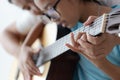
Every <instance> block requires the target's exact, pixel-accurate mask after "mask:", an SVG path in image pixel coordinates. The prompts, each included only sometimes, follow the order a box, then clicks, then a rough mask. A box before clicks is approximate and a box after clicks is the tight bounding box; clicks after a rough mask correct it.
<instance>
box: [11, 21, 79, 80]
mask: <svg viewBox="0 0 120 80" xmlns="http://www.w3.org/2000/svg"><path fill="white" fill-rule="evenodd" d="M68 33H70V30H69V29H67V28H63V27H61V26H57V25H56V23H49V24H47V25H46V26H45V27H44V29H43V33H42V37H41V39H40V40H41V41H39V40H36V41H35V43H34V44H33V45H32V47H33V48H34V49H37V48H40V45H42V47H43V48H46V47H47V46H49V45H51V44H53V43H54V42H55V41H56V39H59V38H61V37H63V36H65V35H66V34H68ZM54 51H55V49H54ZM78 60H79V56H78V55H77V54H76V53H75V52H72V51H71V50H68V51H67V52H64V54H62V55H60V56H58V57H56V58H54V59H52V60H51V61H49V62H47V63H46V64H44V65H43V66H41V67H39V68H40V71H42V76H39V77H38V76H34V77H33V80H72V78H73V73H74V69H75V66H76V64H77V62H78ZM9 80H23V75H22V74H21V72H20V70H19V68H18V67H17V60H15V62H14V65H12V69H11V74H10V77H9Z"/></svg>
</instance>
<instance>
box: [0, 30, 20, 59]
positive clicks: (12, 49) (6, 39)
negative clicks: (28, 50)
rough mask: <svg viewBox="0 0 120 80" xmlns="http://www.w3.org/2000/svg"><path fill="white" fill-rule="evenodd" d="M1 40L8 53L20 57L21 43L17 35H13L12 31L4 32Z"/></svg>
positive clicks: (0, 36) (0, 35)
mask: <svg viewBox="0 0 120 80" xmlns="http://www.w3.org/2000/svg"><path fill="white" fill-rule="evenodd" d="M0 42H1V44H2V45H3V47H4V48H5V49H6V50H7V51H8V53H10V54H11V55H13V56H15V57H16V58H18V55H19V52H20V46H21V45H20V40H19V39H17V38H16V36H15V35H11V33H10V32H2V33H1V34H0Z"/></svg>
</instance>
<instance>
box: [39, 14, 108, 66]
mask: <svg viewBox="0 0 120 80" xmlns="http://www.w3.org/2000/svg"><path fill="white" fill-rule="evenodd" d="M105 18H106V15H103V16H101V17H99V18H97V19H96V20H95V21H94V22H93V24H91V25H90V27H85V26H83V27H81V28H79V29H77V30H75V31H73V33H74V35H75V36H76V35H77V34H78V32H86V33H88V34H90V35H93V36H96V35H99V34H100V33H103V32H104V28H103V27H104V26H105V22H106V19H105ZM66 43H70V44H71V40H70V34H68V35H66V36H64V37H62V38H60V39H58V40H57V41H56V42H55V43H53V44H52V45H50V46H48V47H46V48H43V49H42V50H41V51H40V53H39V58H38V61H37V66H40V65H42V64H43V63H45V62H47V61H49V60H51V59H53V58H55V57H57V56H59V55H61V54H62V53H63V52H65V51H67V50H69V48H68V47H66V46H65V44H66Z"/></svg>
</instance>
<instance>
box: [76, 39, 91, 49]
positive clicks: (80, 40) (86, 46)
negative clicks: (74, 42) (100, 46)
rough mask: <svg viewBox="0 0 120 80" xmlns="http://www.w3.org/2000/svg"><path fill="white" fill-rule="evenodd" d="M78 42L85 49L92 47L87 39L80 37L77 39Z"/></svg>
mask: <svg viewBox="0 0 120 80" xmlns="http://www.w3.org/2000/svg"><path fill="white" fill-rule="evenodd" d="M78 43H79V44H80V45H81V47H82V48H84V49H87V50H88V49H92V47H93V46H92V45H91V44H90V43H88V42H87V41H84V40H82V39H79V40H78Z"/></svg>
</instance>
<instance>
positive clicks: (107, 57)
mask: <svg viewBox="0 0 120 80" xmlns="http://www.w3.org/2000/svg"><path fill="white" fill-rule="evenodd" d="M34 1H35V3H36V5H37V6H38V8H40V9H41V11H42V12H43V13H44V14H47V15H49V16H50V17H51V18H53V19H54V20H56V21H57V22H58V23H61V24H62V25H63V26H67V27H68V28H70V29H71V30H72V31H74V30H75V29H77V28H79V27H82V25H83V24H82V23H83V22H85V21H86V20H87V18H88V17H89V16H91V15H94V16H100V15H102V14H103V13H108V12H110V11H111V10H112V8H109V7H105V6H101V5H99V4H97V3H96V1H95V0H49V1H48V0H34ZM71 5H72V6H71ZM56 16H57V17H56ZM89 19H90V18H89ZM76 23H78V24H77V25H76ZM85 24H88V23H87V22H86V23H85ZM73 26H75V27H73ZM77 39H78V41H77V42H76V40H75V39H74V35H73V34H72V35H71V40H72V43H73V45H70V44H67V46H68V47H69V48H71V49H72V50H74V51H75V52H78V53H79V56H80V61H79V63H78V66H77V70H76V72H75V77H74V80H111V79H113V80H119V79H120V77H119V75H120V67H119V66H120V65H119V62H120V60H119V51H120V49H119V44H120V38H119V37H118V36H114V35H110V34H107V33H105V34H102V36H99V37H92V36H90V35H86V34H84V33H79V36H78V38H77ZM79 39H80V40H79ZM111 42H112V44H111ZM104 44H105V45H104ZM106 45H109V46H107V47H106ZM114 46H115V47H114ZM96 47H97V48H96ZM113 47H114V49H113V50H112V48H113ZM111 50H112V51H111Z"/></svg>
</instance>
